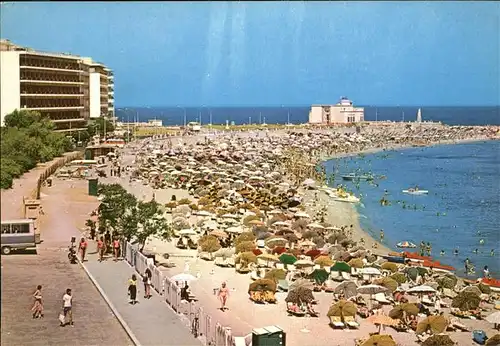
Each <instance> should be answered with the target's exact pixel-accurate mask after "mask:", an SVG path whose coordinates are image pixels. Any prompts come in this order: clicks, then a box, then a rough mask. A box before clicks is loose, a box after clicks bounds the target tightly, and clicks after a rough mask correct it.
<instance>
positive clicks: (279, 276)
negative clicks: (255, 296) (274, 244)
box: [257, 256, 286, 282]
mask: <svg viewBox="0 0 500 346" xmlns="http://www.w3.org/2000/svg"><path fill="white" fill-rule="evenodd" d="M259 257H260V256H257V258H259ZM264 278H265V279H269V280H274V281H275V282H278V281H279V280H285V278H286V271H285V270H284V269H276V268H275V269H271V270H270V271H268V272H267V273H266V275H265V276H264Z"/></svg>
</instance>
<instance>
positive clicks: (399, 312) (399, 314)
mask: <svg viewBox="0 0 500 346" xmlns="http://www.w3.org/2000/svg"><path fill="white" fill-rule="evenodd" d="M419 311H420V310H419V308H418V306H417V305H416V304H413V303H403V304H399V305H396V306H395V307H394V308H393V309H392V310H391V311H389V317H391V318H395V319H399V320H400V319H402V318H403V317H404V314H405V313H406V314H407V315H412V316H417V315H418V313H419Z"/></svg>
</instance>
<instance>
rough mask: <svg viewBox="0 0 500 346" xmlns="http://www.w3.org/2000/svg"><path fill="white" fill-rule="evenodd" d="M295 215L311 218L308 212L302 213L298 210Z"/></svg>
mask: <svg viewBox="0 0 500 346" xmlns="http://www.w3.org/2000/svg"><path fill="white" fill-rule="evenodd" d="M295 216H296V217H305V218H308V219H310V218H311V217H310V216H309V214H307V213H304V212H303V211H299V212H298V213H295Z"/></svg>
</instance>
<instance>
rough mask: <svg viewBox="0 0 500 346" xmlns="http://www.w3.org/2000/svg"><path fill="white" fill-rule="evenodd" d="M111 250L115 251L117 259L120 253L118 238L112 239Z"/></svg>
mask: <svg viewBox="0 0 500 346" xmlns="http://www.w3.org/2000/svg"><path fill="white" fill-rule="evenodd" d="M113 250H114V252H115V261H118V255H119V254H120V241H119V240H118V238H115V240H113Z"/></svg>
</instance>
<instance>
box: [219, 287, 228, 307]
mask: <svg viewBox="0 0 500 346" xmlns="http://www.w3.org/2000/svg"><path fill="white" fill-rule="evenodd" d="M228 297H229V289H228V288H227V287H226V283H225V282H223V283H222V285H221V288H219V299H220V302H221V308H220V309H221V310H222V311H225V310H226V309H227V308H226V302H227V298H228Z"/></svg>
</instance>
